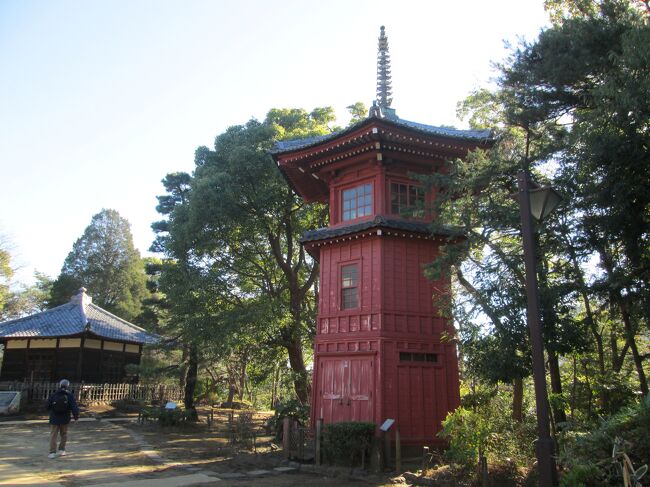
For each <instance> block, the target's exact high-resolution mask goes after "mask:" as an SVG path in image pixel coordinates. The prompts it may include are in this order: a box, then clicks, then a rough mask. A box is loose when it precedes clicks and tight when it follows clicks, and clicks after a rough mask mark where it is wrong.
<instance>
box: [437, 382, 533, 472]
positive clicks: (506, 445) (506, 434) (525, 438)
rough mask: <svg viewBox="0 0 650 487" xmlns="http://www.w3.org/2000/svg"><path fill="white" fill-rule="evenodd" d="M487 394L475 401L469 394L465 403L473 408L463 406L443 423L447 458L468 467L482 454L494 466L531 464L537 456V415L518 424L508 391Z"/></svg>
mask: <svg viewBox="0 0 650 487" xmlns="http://www.w3.org/2000/svg"><path fill="white" fill-rule="evenodd" d="M482 394H483V393H482ZM472 396H474V395H472ZM483 396H484V397H482V399H481V400H480V401H474V402H471V401H468V400H467V399H468V398H467V396H465V398H464V401H463V402H464V403H465V404H470V405H471V408H470V407H459V408H458V409H456V410H455V411H453V412H451V413H449V414H448V415H447V417H446V418H445V420H444V421H443V422H442V431H441V432H440V433H438V436H440V437H441V438H445V439H447V440H448V441H449V448H448V449H447V452H446V455H447V457H448V458H449V460H450V461H452V462H454V463H457V464H458V465H461V466H463V467H466V468H473V467H475V466H476V465H477V464H478V460H479V455H483V456H485V457H486V458H487V461H488V464H490V465H504V466H505V465H510V464H511V463H513V462H514V464H516V465H521V466H524V465H527V464H528V462H529V459H530V458H532V457H533V456H534V453H533V440H534V439H535V436H536V435H535V423H534V417H525V418H524V421H522V422H521V423H518V422H516V421H514V420H512V418H511V417H510V414H508V413H507V412H506V411H509V409H510V404H509V399H510V398H509V397H508V395H507V394H505V393H497V392H495V393H492V394H489V395H485V394H483ZM471 398H472V397H470V398H469V399H471Z"/></svg>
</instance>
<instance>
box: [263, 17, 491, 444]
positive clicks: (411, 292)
mask: <svg viewBox="0 0 650 487" xmlns="http://www.w3.org/2000/svg"><path fill="white" fill-rule="evenodd" d="M377 73H378V83H377V100H376V101H375V102H374V104H373V107H372V108H371V110H370V114H369V116H368V118H366V119H364V120H362V121H360V122H358V123H356V124H354V125H352V126H350V127H348V128H347V129H345V130H342V131H339V132H336V133H333V134H330V135H326V136H321V137H313V138H308V139H301V140H292V141H283V142H279V143H278V144H277V146H276V148H275V150H274V151H273V153H272V154H273V157H274V159H275V161H276V163H277V164H278V166H279V168H280V170H281V171H282V173H283V174H284V176H285V178H286V179H287V181H288V182H289V184H290V185H291V186H292V188H293V189H294V190H295V191H296V193H297V194H299V195H300V196H301V197H302V198H303V199H304V200H305V201H308V202H316V201H318V202H322V203H329V217H330V225H329V226H328V227H326V228H320V229H316V230H313V231H309V232H307V233H306V234H305V235H304V236H303V238H302V244H303V245H304V246H305V248H306V250H307V251H308V252H309V253H310V255H311V256H312V257H313V258H314V259H316V260H317V261H318V262H319V263H320V297H319V303H318V318H317V320H318V322H317V327H316V328H317V334H316V339H315V350H314V371H313V383H312V422H314V421H315V420H316V418H323V420H324V421H325V423H329V422H338V421H371V422H374V423H375V424H377V425H380V424H381V423H383V422H384V421H385V420H386V419H388V418H391V419H395V421H396V424H397V425H398V426H399V428H400V434H401V438H402V441H403V442H404V443H406V444H413V445H417V444H435V443H437V437H436V433H437V432H438V431H439V430H440V423H441V421H442V420H443V419H444V418H445V416H446V415H447V412H448V411H451V410H453V409H455V408H456V407H457V406H458V404H459V399H460V397H459V383H458V362H457V356H456V345H455V343H454V342H453V341H445V340H443V339H442V336H443V335H445V334H453V332H454V330H453V325H452V323H451V321H450V319H449V318H445V317H443V316H442V315H441V313H439V310H438V309H437V308H436V306H435V305H434V301H435V300H434V297H435V296H438V297H439V296H441V295H442V296H448V291H449V279H448V278H446V279H443V280H440V281H437V282H432V281H429V280H427V278H426V277H425V276H424V273H423V266H424V265H425V264H427V263H430V262H432V261H433V260H434V258H435V257H436V254H437V252H438V249H439V247H440V245H442V244H444V242H446V241H447V239H449V238H450V234H445V235H441V234H437V235H434V234H432V233H431V231H430V229H429V223H430V222H431V216H427V215H426V213H425V212H421V213H420V215H419V217H416V218H413V217H411V218H409V217H406V216H405V215H406V214H407V213H409V210H412V209H413V208H421V207H422V204H423V203H424V206H425V207H426V202H430V201H432V198H434V197H435V195H433V194H425V192H424V190H423V188H422V187H421V185H420V183H418V182H417V181H416V180H414V179H413V174H431V173H433V172H435V171H438V170H440V168H441V167H442V165H443V163H444V161H446V160H449V159H454V158H459V157H460V158H462V157H465V156H467V154H468V152H469V151H472V150H475V149H477V148H489V147H490V146H491V145H492V143H493V140H492V138H491V132H490V131H475V130H454V129H448V128H441V127H434V126H429V125H423V124H420V123H414V122H409V121H407V120H403V119H400V118H398V117H397V116H396V114H395V111H394V110H393V109H392V108H390V104H391V99H390V95H391V89H390V60H389V57H388V42H387V39H386V36H385V34H384V28H383V27H382V28H381V35H380V37H379V54H378V68H377ZM411 213H412V212H411ZM456 238H458V237H456Z"/></svg>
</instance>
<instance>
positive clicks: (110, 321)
mask: <svg viewBox="0 0 650 487" xmlns="http://www.w3.org/2000/svg"><path fill="white" fill-rule="evenodd" d="M84 297H85V299H83V298H84ZM84 331H89V332H90V333H93V334H94V335H97V336H100V337H102V338H107V339H112V340H120V341H125V342H132V343H144V344H150V343H157V342H158V341H160V340H161V337H159V336H157V335H154V334H152V333H148V332H147V331H145V330H144V329H143V328H140V327H139V326H136V325H134V324H132V323H129V322H128V321H125V320H123V319H121V318H118V317H117V316H115V315H113V314H111V313H109V312H108V311H106V310H103V309H102V308H100V307H99V306H96V305H94V304H92V303H91V302H90V299H88V296H86V295H85V294H84V296H83V297H81V298H80V296H79V295H77V296H75V297H74V298H73V300H72V301H71V302H69V303H66V304H63V305H61V306H57V307H56V308H52V309H48V310H46V311H42V312H40V313H36V314H34V315H31V316H25V317H24V318H18V319H16V320H11V321H5V322H4V323H0V338H10V337H14V338H19V337H21V338H47V337H62V336H70V335H79V334H81V333H83V332H84Z"/></svg>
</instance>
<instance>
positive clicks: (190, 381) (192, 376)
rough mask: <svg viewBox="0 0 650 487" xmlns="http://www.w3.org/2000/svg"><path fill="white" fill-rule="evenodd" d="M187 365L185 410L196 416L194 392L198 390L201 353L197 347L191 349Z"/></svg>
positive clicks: (193, 346)
mask: <svg viewBox="0 0 650 487" xmlns="http://www.w3.org/2000/svg"><path fill="white" fill-rule="evenodd" d="M188 358H189V360H188V363H187V377H186V379H185V400H184V402H185V409H186V410H187V411H193V412H194V413H193V415H194V416H196V409H195V407H194V391H195V389H196V379H197V376H198V371H199V352H198V350H197V349H196V346H195V345H192V346H191V347H190V351H189V354H188Z"/></svg>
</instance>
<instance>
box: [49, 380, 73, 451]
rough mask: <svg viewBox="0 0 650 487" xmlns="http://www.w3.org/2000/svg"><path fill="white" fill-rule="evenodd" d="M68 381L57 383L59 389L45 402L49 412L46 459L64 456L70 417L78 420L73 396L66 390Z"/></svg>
mask: <svg viewBox="0 0 650 487" xmlns="http://www.w3.org/2000/svg"><path fill="white" fill-rule="evenodd" d="M69 388H70V381H68V380H66V379H63V380H62V381H61V382H59V388H58V389H57V391H56V392H55V393H54V394H52V395H51V396H50V398H49V399H48V400H47V409H48V411H50V454H49V455H48V458H56V456H57V455H59V456H65V444H66V442H67V441H68V425H69V424H70V415H71V414H72V416H73V417H74V420H75V421H77V420H78V419H79V408H78V407H77V402H76V401H75V400H74V396H73V395H72V393H70V391H68V389H69ZM59 435H61V441H60V442H59V448H58V450H57V445H56V443H57V437H58V436H59Z"/></svg>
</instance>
